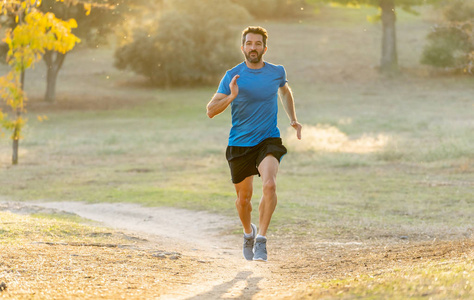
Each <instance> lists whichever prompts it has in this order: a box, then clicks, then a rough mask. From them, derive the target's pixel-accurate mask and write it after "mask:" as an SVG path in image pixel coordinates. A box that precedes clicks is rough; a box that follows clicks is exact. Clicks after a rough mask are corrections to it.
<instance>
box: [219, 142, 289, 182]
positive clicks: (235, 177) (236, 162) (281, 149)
mask: <svg viewBox="0 0 474 300" xmlns="http://www.w3.org/2000/svg"><path fill="white" fill-rule="evenodd" d="M286 153H287V150H286V148H285V146H283V144H282V142H281V138H268V139H266V140H263V141H262V142H260V144H258V145H256V146H253V147H237V146H227V150H226V158H227V161H228V162H229V167H230V174H231V176H232V182H233V183H239V182H242V181H243V180H244V179H245V178H247V177H249V176H252V175H258V176H260V173H259V172H258V169H257V168H258V165H260V163H261V162H262V160H263V159H264V158H265V157H266V156H267V155H268V154H271V155H273V156H274V157H275V158H276V159H277V160H278V162H280V161H281V158H282V157H283V155H285V154H286Z"/></svg>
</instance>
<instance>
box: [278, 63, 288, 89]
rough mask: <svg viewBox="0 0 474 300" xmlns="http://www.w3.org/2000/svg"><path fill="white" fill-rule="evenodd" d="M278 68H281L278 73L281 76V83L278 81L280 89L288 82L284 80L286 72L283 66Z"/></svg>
mask: <svg viewBox="0 0 474 300" xmlns="http://www.w3.org/2000/svg"><path fill="white" fill-rule="evenodd" d="M280 67H281V68H280V69H281V70H280V72H281V73H282V76H281V78H282V79H281V81H280V87H283V86H284V85H285V84H286V83H287V82H288V80H287V79H286V70H285V67H283V66H280Z"/></svg>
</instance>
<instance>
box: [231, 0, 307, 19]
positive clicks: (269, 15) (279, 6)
mask: <svg viewBox="0 0 474 300" xmlns="http://www.w3.org/2000/svg"><path fill="white" fill-rule="evenodd" d="M232 1H233V2H234V3H236V4H239V5H242V6H243V7H245V9H246V10H247V11H248V12H249V13H250V14H251V15H252V16H253V17H255V18H256V19H283V18H291V17H296V16H301V15H302V14H304V9H306V8H308V4H307V2H306V1H305V0H232ZM301 8H303V10H302V9H301Z"/></svg>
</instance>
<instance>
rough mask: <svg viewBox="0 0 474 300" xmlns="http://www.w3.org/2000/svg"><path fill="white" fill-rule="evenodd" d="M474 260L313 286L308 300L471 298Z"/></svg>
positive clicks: (408, 268) (389, 271)
mask: <svg viewBox="0 0 474 300" xmlns="http://www.w3.org/2000/svg"><path fill="white" fill-rule="evenodd" d="M473 276H474V259H473V258H472V257H464V258H460V259H455V260H445V261H439V262H426V263H421V264H416V265H412V266H407V267H403V268H398V269H393V270H381V271H380V272H377V273H373V274H364V275H358V276H354V277H348V278H342V279H336V280H330V281H326V282H320V283H317V284H314V285H313V286H312V287H311V288H308V289H310V290H311V289H314V292H313V293H312V292H309V293H308V297H307V298H313V297H314V298H318V297H326V298H341V299H361V298H363V299H402V298H403V299H406V298H410V299H428V298H429V299H472V296H473V294H474V289H473V284H472V277H473Z"/></svg>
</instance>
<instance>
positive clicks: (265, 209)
mask: <svg viewBox="0 0 474 300" xmlns="http://www.w3.org/2000/svg"><path fill="white" fill-rule="evenodd" d="M278 167H279V162H278V160H277V159H276V158H275V157H274V156H273V155H271V154H269V155H267V156H266V157H265V158H264V159H263V160H262V162H261V163H260V165H259V166H258V171H259V172H260V176H261V177H262V182H263V196H262V199H261V200H260V205H259V207H258V210H259V213H260V227H259V228H258V234H260V235H263V236H266V235H267V230H268V226H269V225H270V220H271V219H272V215H273V212H274V211H275V208H276V205H277V195H276V176H277V173H278Z"/></svg>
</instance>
